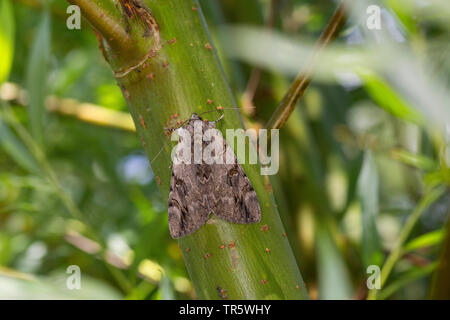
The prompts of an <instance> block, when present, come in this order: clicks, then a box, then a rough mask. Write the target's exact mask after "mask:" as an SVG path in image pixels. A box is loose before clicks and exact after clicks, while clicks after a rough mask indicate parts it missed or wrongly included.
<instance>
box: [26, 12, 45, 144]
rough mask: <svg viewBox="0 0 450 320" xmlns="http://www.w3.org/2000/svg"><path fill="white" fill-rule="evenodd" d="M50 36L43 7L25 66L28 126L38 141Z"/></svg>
mask: <svg viewBox="0 0 450 320" xmlns="http://www.w3.org/2000/svg"><path fill="white" fill-rule="evenodd" d="M50 37H51V34H50V15H49V13H48V9H44V11H43V13H42V17H41V22H40V24H39V26H38V29H37V31H36V34H35V37H34V41H33V46H32V48H31V53H30V57H29V60H28V68H27V89H28V97H29V120H30V128H31V133H32V135H33V137H34V139H35V140H36V141H37V142H39V143H40V142H42V135H43V127H44V112H45V104H44V102H45V97H46V79H47V73H48V65H49V57H50V46H51V42H50V41H51V40H50Z"/></svg>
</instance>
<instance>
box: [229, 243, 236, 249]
mask: <svg viewBox="0 0 450 320" xmlns="http://www.w3.org/2000/svg"><path fill="white" fill-rule="evenodd" d="M235 246H236V245H235V243H234V242H231V243H230V244H229V245H228V248H230V249H231V248H234V247H235Z"/></svg>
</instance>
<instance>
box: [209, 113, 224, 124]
mask: <svg viewBox="0 0 450 320" xmlns="http://www.w3.org/2000/svg"><path fill="white" fill-rule="evenodd" d="M223 117H224V115H223V114H222V115H221V116H220V117H219V119H217V120H216V121H212V122H213V123H217V122H219V121H220V120H222V119H223Z"/></svg>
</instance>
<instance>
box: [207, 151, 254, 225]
mask: <svg viewBox="0 0 450 320" xmlns="http://www.w3.org/2000/svg"><path fill="white" fill-rule="evenodd" d="M226 147H227V148H229V146H228V145H227V146H226ZM231 154H232V153H231ZM233 157H234V154H233ZM234 160H235V161H236V162H235V164H226V163H225V164H214V165H213V167H214V169H213V172H214V175H215V181H217V183H216V184H215V188H216V189H215V190H214V192H213V193H212V194H211V198H212V199H214V201H213V203H214V207H213V209H212V211H213V213H214V214H215V215H216V216H217V217H219V218H221V219H223V220H226V221H229V222H234V223H240V224H249V223H257V222H259V221H260V220H261V208H260V205H259V200H258V197H257V195H256V192H255V190H254V189H253V186H252V184H251V183H250V180H249V179H248V177H247V175H246V174H245V172H244V170H243V168H242V167H241V165H240V164H239V163H237V160H236V158H235V159H234Z"/></svg>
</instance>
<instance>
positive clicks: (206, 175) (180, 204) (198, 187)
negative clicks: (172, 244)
mask: <svg viewBox="0 0 450 320" xmlns="http://www.w3.org/2000/svg"><path fill="white" fill-rule="evenodd" d="M211 180H212V174H211V167H210V166H205V165H198V164H178V165H174V166H173V171H172V179H171V182H170V194H169V210H168V213H169V230H170V234H171V236H172V237H173V238H175V239H177V238H180V237H184V236H186V235H189V234H191V233H193V232H195V231H196V230H198V229H199V228H200V227H201V226H202V225H204V224H205V222H206V221H207V220H208V217H209V214H210V212H211V211H210V208H209V203H208V199H207V193H206V192H205V191H206V190H207V189H209V188H210V187H209V186H210V184H211Z"/></svg>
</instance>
